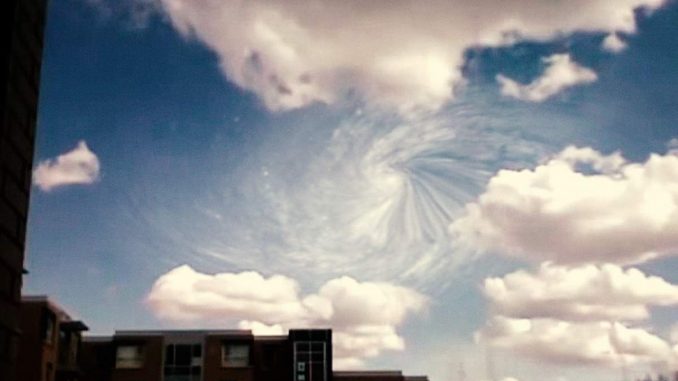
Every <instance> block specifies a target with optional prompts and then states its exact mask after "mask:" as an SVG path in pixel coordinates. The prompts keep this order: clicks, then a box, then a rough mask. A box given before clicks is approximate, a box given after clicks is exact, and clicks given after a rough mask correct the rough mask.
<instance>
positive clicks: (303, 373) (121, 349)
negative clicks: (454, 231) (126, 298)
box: [81, 329, 427, 381]
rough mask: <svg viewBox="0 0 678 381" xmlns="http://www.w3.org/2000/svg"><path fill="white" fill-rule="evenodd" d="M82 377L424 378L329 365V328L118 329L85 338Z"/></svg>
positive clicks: (119, 380) (226, 380)
mask: <svg viewBox="0 0 678 381" xmlns="http://www.w3.org/2000/svg"><path fill="white" fill-rule="evenodd" d="M81 367H82V371H83V374H84V378H83V381H136V380H144V381H332V380H335V379H336V380H337V381H427V379H426V377H423V376H419V377H406V376H403V374H402V372H399V371H398V372H341V371H337V372H335V371H333V370H332V331H331V330H329V329H293V330H290V331H289V334H288V335H283V336H254V335H253V334H252V332H251V331H245V330H232V331H118V332H116V333H115V335H113V336H111V337H90V338H85V340H84V344H83V355H82V360H81Z"/></svg>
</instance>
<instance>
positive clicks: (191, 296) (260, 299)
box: [147, 265, 427, 366]
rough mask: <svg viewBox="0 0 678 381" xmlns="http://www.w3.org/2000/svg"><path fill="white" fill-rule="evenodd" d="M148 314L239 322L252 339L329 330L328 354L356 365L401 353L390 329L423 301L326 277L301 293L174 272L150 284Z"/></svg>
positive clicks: (275, 283) (293, 287) (261, 281)
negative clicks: (305, 329)
mask: <svg viewBox="0 0 678 381" xmlns="http://www.w3.org/2000/svg"><path fill="white" fill-rule="evenodd" d="M147 302H148V304H149V306H150V307H151V309H152V311H153V312H154V313H155V314H156V316H158V317H159V318H161V319H163V320H169V321H176V322H205V323H210V322H212V323H213V322H219V321H224V320H227V321H239V323H238V326H239V327H240V328H243V329H252V330H253V332H255V333H256V334H280V333H283V332H284V330H285V329H289V328H299V327H332V328H333V329H334V330H335V334H334V352H335V356H336V357H337V358H339V359H340V361H343V362H342V364H343V365H346V366H349V365H353V366H358V365H360V364H362V361H363V360H364V359H365V358H370V357H375V356H377V355H379V354H380V353H381V352H382V351H384V350H402V349H404V348H405V343H404V340H403V338H402V337H401V336H400V335H399V334H398V332H397V328H398V327H399V326H401V325H402V324H403V323H404V321H405V320H406V318H407V317H408V316H410V315H412V314H414V313H419V312H422V311H424V310H425V308H426V305H427V298H426V297H425V296H424V295H422V294H420V293H418V292H416V291H413V290H410V289H407V288H404V287H400V286H396V285H392V284H388V283H377V282H358V281H356V280H355V279H352V278H350V277H341V278H336V279H332V280H330V281H328V282H326V283H325V284H324V285H322V286H321V287H320V288H319V289H318V291H317V292H315V293H311V294H308V295H302V294H301V292H300V288H299V285H298V283H297V281H296V280H294V279H291V278H288V277H285V276H281V275H274V276H271V277H269V278H265V277H263V276H261V275H260V274H258V273H255V272H242V273H238V274H234V273H219V274H214V275H209V274H203V273H200V272H197V271H195V270H193V269H192V268H191V267H189V266H186V265H184V266H180V267H177V268H175V269H173V270H171V271H169V272H168V273H166V274H164V275H162V276H161V277H159V278H158V279H157V281H156V282H155V284H154V285H153V287H152V289H151V291H150V292H149V294H148V297H147Z"/></svg>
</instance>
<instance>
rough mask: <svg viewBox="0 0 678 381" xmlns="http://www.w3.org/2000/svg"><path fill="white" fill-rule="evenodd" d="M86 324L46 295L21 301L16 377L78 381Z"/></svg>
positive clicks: (22, 379)
mask: <svg viewBox="0 0 678 381" xmlns="http://www.w3.org/2000/svg"><path fill="white" fill-rule="evenodd" d="M86 330H87V326H86V325H85V324H84V323H82V322H81V321H77V320H73V319H72V318H71V316H69V315H68V313H66V312H65V311H64V310H63V309H62V308H61V307H59V306H58V305H57V304H55V303H54V302H52V301H51V300H49V299H48V298H47V297H45V296H29V297H24V298H22V301H21V332H22V334H21V341H20V343H19V350H18V355H17V366H16V379H17V380H21V381H79V380H81V377H82V372H81V371H80V366H79V362H80V350H81V346H82V332H83V331H86Z"/></svg>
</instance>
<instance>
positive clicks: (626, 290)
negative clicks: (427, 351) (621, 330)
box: [483, 263, 678, 321]
mask: <svg viewBox="0 0 678 381" xmlns="http://www.w3.org/2000/svg"><path fill="white" fill-rule="evenodd" d="M483 293H484V294H485V296H486V297H487V299H488V301H489V302H490V307H491V310H492V311H493V313H496V314H499V315H503V316H511V317H517V318H524V317H530V318H533V317H537V318H554V319H560V320H567V321H596V320H597V321H603V320H614V321H617V320H622V321H631V320H642V319H647V318H648V317H649V311H648V307H649V306H650V305H656V306H669V305H676V304H678V286H675V285H673V284H670V283H668V282H666V281H665V280H663V279H662V278H659V277H656V276H648V275H645V274H644V273H642V272H641V271H640V270H637V269H633V268H632V269H626V270H625V269H623V268H621V267H619V266H616V265H612V264H606V265H602V266H593V265H587V266H581V267H575V268H567V267H561V266H554V265H551V264H548V263H546V264H542V265H541V266H540V267H539V269H538V270H537V271H536V273H531V272H528V271H525V270H520V271H516V272H513V273H510V274H508V275H505V276H503V277H501V278H498V277H497V278H488V279H486V280H485V285H484V288H483Z"/></svg>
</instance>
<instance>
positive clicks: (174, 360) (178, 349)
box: [163, 344, 202, 381]
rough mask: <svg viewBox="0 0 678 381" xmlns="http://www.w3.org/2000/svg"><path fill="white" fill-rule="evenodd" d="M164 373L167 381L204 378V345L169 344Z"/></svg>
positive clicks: (166, 351)
mask: <svg viewBox="0 0 678 381" xmlns="http://www.w3.org/2000/svg"><path fill="white" fill-rule="evenodd" d="M163 373H164V376H165V377H164V380H165V381H200V380H201V379H202V378H201V376H202V345H201V344H169V345H167V346H166V347H165V365H164V370H163Z"/></svg>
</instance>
